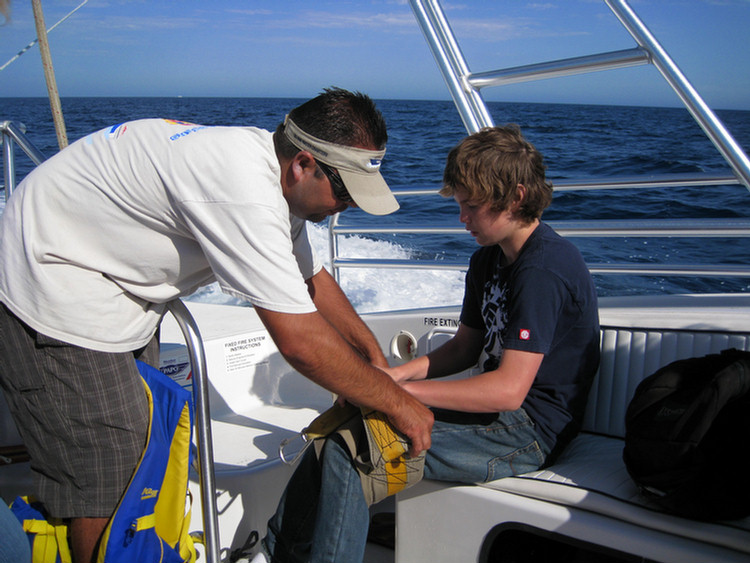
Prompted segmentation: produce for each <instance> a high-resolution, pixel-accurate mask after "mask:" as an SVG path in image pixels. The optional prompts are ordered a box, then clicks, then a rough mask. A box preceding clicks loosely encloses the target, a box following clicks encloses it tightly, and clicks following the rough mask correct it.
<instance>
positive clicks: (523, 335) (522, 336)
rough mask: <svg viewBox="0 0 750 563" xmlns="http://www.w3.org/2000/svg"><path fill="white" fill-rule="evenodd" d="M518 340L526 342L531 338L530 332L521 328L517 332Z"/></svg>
mask: <svg viewBox="0 0 750 563" xmlns="http://www.w3.org/2000/svg"><path fill="white" fill-rule="evenodd" d="M518 338H520V339H521V340H528V339H529V338H531V331H530V330H529V329H528V328H522V329H521V330H519V331H518Z"/></svg>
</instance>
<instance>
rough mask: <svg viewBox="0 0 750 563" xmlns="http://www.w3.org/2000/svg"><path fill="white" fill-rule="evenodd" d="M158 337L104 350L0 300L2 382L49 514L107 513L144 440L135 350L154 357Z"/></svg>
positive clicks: (143, 398) (143, 399)
mask: <svg viewBox="0 0 750 563" xmlns="http://www.w3.org/2000/svg"><path fill="white" fill-rule="evenodd" d="M158 349H159V348H158V337H155V339H154V340H153V341H152V342H151V343H150V344H149V345H148V346H147V347H146V348H144V349H142V350H138V351H136V352H127V353H119V354H110V353H105V352H98V351H95V350H89V349H85V348H80V347H78V346H73V345H71V344H67V343H65V342H62V341H60V340H56V339H54V338H50V337H49V336H45V335H44V334H41V333H38V332H36V331H35V330H33V329H32V328H30V327H29V326H27V325H26V324H24V323H23V322H22V321H20V320H19V319H18V318H17V317H16V316H15V315H13V313H11V312H10V311H9V310H8V309H7V308H6V307H5V305H2V306H0V385H2V388H3V391H4V392H5V397H6V399H7V402H8V405H9V407H10V410H11V413H12V415H13V418H14V420H15V422H16V426H17V427H18V430H19V433H20V434H21V437H22V438H23V441H24V444H25V446H26V448H27V450H28V452H29V455H30V457H31V469H32V473H33V476H34V489H35V490H34V491H29V493H32V492H33V493H34V494H35V495H36V496H37V498H38V499H39V500H41V501H42V502H43V503H44V505H45V507H46V508H47V510H48V511H49V513H50V515H51V516H54V517H58V518H77V517H89V518H103V517H109V516H110V515H111V514H112V513H113V512H114V509H115V508H116V506H117V503H118V502H119V499H120V496H121V495H122V493H123V491H124V490H125V488H126V487H127V484H128V482H129V480H130V477H131V475H132V473H133V470H134V469H135V466H136V465H137V463H138V460H139V458H140V455H141V453H142V452H143V448H144V446H145V443H146V433H147V430H148V402H147V399H146V394H145V391H144V388H143V383H142V382H141V378H140V375H139V373H138V369H137V367H136V365H135V362H134V361H133V357H134V355H135V356H136V357H140V358H141V359H144V361H147V362H149V361H150V362H153V361H158Z"/></svg>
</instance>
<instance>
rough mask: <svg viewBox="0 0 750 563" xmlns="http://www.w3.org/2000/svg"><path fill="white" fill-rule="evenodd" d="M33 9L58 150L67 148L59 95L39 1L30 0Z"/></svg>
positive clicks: (66, 136)
mask: <svg viewBox="0 0 750 563" xmlns="http://www.w3.org/2000/svg"><path fill="white" fill-rule="evenodd" d="M31 5H32V7H33V8H34V21H35V22H36V35H37V38H38V39H39V52H40V53H41V55H42V66H43V67H44V78H45V79H46V80H47V95H48V96H49V103H50V108H51V109H52V120H53V121H54V123H55V132H56V133H57V144H58V145H59V146H60V149H64V148H65V147H67V146H68V135H67V133H66V132H65V122H64V121H63V116H62V107H61V105H60V95H59V93H58V92H57V82H56V81H55V70H54V68H53V67H52V54H51V53H50V50H49V41H47V27H46V26H45V25H44V13H43V12H42V3H41V0H31Z"/></svg>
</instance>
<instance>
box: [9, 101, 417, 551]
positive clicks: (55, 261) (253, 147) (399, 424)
mask: <svg viewBox="0 0 750 563" xmlns="http://www.w3.org/2000/svg"><path fill="white" fill-rule="evenodd" d="M386 139H387V134H386V128H385V123H384V121H383V118H382V116H381V115H380V112H379V111H378V110H377V109H376V108H375V106H374V104H373V102H372V100H370V98H368V97H367V96H365V95H362V94H358V93H356V94H355V93H351V92H347V91H345V90H341V89H337V88H332V89H328V90H326V91H325V92H323V93H322V94H320V95H319V96H317V97H316V98H314V99H312V100H310V101H308V102H306V103H305V104H302V105H301V106H299V107H297V108H295V109H294V110H292V111H291V112H290V114H289V115H288V116H287V118H286V119H285V121H284V123H282V124H280V125H279V127H278V128H277V130H276V132H275V133H271V132H268V131H264V130H261V129H257V128H253V127H207V126H202V125H195V124H191V123H184V122H179V121H174V120H165V119H147V120H140V121H133V122H128V123H122V124H119V125H116V126H114V127H111V128H108V129H105V130H102V131H99V132H97V133H93V134H92V135H89V136H88V137H85V138H83V139H81V140H79V141H77V142H76V143H74V144H72V145H71V146H69V147H68V148H66V149H65V150H63V151H61V152H60V153H58V154H57V155H55V156H54V157H52V158H50V159H49V160H47V161H46V162H44V163H42V164H41V165H40V166H39V167H37V168H36V169H35V170H34V171H32V172H31V173H30V174H29V175H28V177H27V178H26V179H25V180H24V181H23V182H22V183H21V184H20V186H19V187H18V189H17V190H16V192H15V193H14V194H13V197H12V198H11V199H10V201H9V202H8V204H7V207H6V209H5V212H4V216H3V219H2V224H1V225H0V261H2V265H1V266H2V267H1V268H0V301H1V302H2V304H1V306H0V384H2V387H3V389H4V391H5V394H6V397H7V398H8V402H9V404H10V407H11V411H12V413H13V416H14V418H15V419H16V423H17V426H18V427H19V429H20V431H21V434H22V437H23V438H24V442H25V444H26V446H27V448H28V450H29V453H30V455H31V459H32V470H33V471H34V474H35V484H36V489H37V491H36V493H37V496H38V497H39V498H40V500H42V501H43V502H44V503H45V505H46V507H47V508H48V510H49V512H50V514H51V515H52V516H55V517H60V518H70V519H71V546H72V549H73V553H74V558H75V559H74V560H75V561H76V562H77V563H83V562H85V563H88V562H89V561H90V560H91V557H92V554H95V550H96V544H97V542H98V539H99V537H100V535H101V532H102V530H103V528H104V526H105V525H106V523H107V520H108V518H109V516H110V515H111V514H112V512H113V511H114V508H115V507H116V504H117V501H118V500H119V498H120V494H121V493H122V491H123V490H124V489H125V487H126V485H127V483H128V480H129V479H130V476H131V474H132V471H133V469H134V467H135V465H136V463H137V461H138V457H139V455H140V453H141V451H142V449H143V446H144V443H145V435H146V424H147V412H148V411H147V405H146V399H145V396H144V394H143V392H142V388H141V383H140V378H139V376H138V372H137V370H136V368H135V362H133V357H134V356H135V357H137V358H140V359H144V360H146V361H147V363H148V362H149V361H150V362H152V363H155V362H156V361H157V358H158V355H157V354H158V326H159V323H160V321H161V318H162V316H163V315H164V313H165V308H166V303H167V302H169V301H170V300H172V299H174V298H178V297H181V296H185V295H188V294H190V293H192V292H193V291H195V289H197V288H198V287H200V286H202V285H205V284H207V283H211V282H213V281H218V283H219V285H220V287H221V289H222V291H224V292H226V293H229V294H231V295H234V296H237V297H239V298H242V299H245V300H247V301H248V302H250V303H251V304H252V305H253V306H254V307H255V309H256V311H257V313H258V316H259V317H260V318H261V320H262V321H263V323H264V325H265V326H266V328H267V329H268V331H269V333H270V335H271V336H272V338H273V339H274V341H275V343H276V345H277V347H278V349H279V351H280V352H281V353H282V354H283V355H284V357H285V358H286V359H287V360H288V361H289V363H290V364H291V365H292V366H294V367H295V368H297V369H298V370H299V371H300V372H301V373H302V374H304V375H306V376H307V377H309V378H310V379H312V380H313V381H315V382H316V383H318V384H320V385H322V386H323V387H326V388H327V389H329V390H331V391H333V392H335V393H338V394H340V395H342V396H344V397H346V398H347V399H349V400H350V401H351V402H353V403H355V404H358V405H362V406H367V407H372V408H376V409H378V410H380V411H382V412H384V413H385V414H386V415H388V416H389V418H390V420H391V421H392V422H393V424H394V426H396V428H398V429H399V430H401V431H402V432H403V433H404V434H405V435H406V436H408V437H409V438H410V439H411V443H412V450H413V453H415V454H416V453H418V452H420V451H422V450H425V449H427V448H428V447H429V445H430V429H431V426H432V414H431V413H430V411H429V410H428V409H427V408H426V407H424V406H423V405H422V404H421V403H419V402H418V401H416V400H415V399H413V398H412V397H411V396H410V395H409V394H407V393H406V392H404V391H403V390H401V389H400V387H399V386H398V385H396V384H395V383H394V382H393V381H392V379H391V378H390V377H388V376H387V375H386V374H385V373H383V372H382V371H380V370H379V369H377V368H376V366H382V367H385V366H386V365H387V364H386V360H385V357H384V356H383V353H382V351H381V350H380V348H379V345H378V343H377V341H376V340H375V338H374V337H373V335H372V334H371V332H370V331H369V330H368V329H367V327H366V326H365V324H364V323H363V322H362V321H361V319H359V317H358V316H357V314H356V313H355V311H354V309H353V308H352V307H351V305H350V303H349V302H348V300H347V299H346V297H345V295H344V294H343V292H342V291H341V289H340V288H339V286H338V285H337V284H336V282H335V281H334V280H333V278H332V277H331V275H330V274H329V273H328V272H327V271H326V270H325V269H323V268H322V267H321V264H320V262H319V261H318V259H317V257H316V256H315V254H314V252H313V250H312V248H311V246H310V243H309V241H308V238H307V230H306V223H305V221H306V220H311V221H320V220H322V219H324V218H325V217H327V216H329V215H332V214H334V213H337V212H340V211H343V210H345V209H346V208H347V207H350V206H358V207H360V208H362V209H363V210H364V211H366V212H368V213H372V214H376V215H383V214H387V213H391V212H393V211H395V210H396V209H397V208H398V204H397V203H396V200H395V198H394V197H393V195H392V194H391V192H390V190H389V189H388V186H387V185H386V183H385V181H384V180H383V178H382V176H381V175H380V173H379V167H380V162H381V160H382V158H383V155H384V153H385V142H386ZM346 343H348V344H349V345H346Z"/></svg>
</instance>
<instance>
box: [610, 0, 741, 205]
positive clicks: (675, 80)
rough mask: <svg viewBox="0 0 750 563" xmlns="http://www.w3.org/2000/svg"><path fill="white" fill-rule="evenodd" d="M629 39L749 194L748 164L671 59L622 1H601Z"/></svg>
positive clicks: (738, 148) (725, 130) (713, 114)
mask: <svg viewBox="0 0 750 563" xmlns="http://www.w3.org/2000/svg"><path fill="white" fill-rule="evenodd" d="M605 1H606V2H607V5H608V6H609V8H610V9H611V10H612V11H613V12H614V14H615V15H616V16H617V18H618V19H619V20H620V22H621V23H622V24H623V25H624V26H625V28H626V29H627V30H628V32H629V33H630V35H631V36H632V37H633V39H635V40H636V42H637V43H638V44H639V45H640V46H641V47H644V48H646V49H648V50H649V52H650V53H651V58H652V61H653V63H654V66H656V68H657V69H658V70H659V72H660V73H661V74H662V76H664V78H665V80H666V81H667V82H668V83H669V85H670V86H672V88H673V89H674V91H675V92H677V95H678V96H679V97H680V99H681V100H682V102H683V103H684V104H685V107H686V108H687V109H688V111H689V112H690V113H691V114H692V116H693V118H694V119H695V120H696V122H697V123H698V125H700V126H701V128H702V129H703V131H705V133H706V135H707V136H708V138H709V139H711V142H713V144H714V145H715V146H716V148H717V149H718V150H719V152H720V153H721V154H722V155H723V156H724V158H725V159H726V161H727V162H728V163H729V165H730V166H731V167H732V169H733V170H734V172H735V174H736V175H737V177H738V178H739V179H740V180H741V181H742V183H743V184H745V187H746V188H747V189H748V190H750V160H748V158H747V155H746V154H745V153H744V151H743V150H742V148H741V147H740V146H739V144H737V142H736V141H735V140H734V138H733V137H732V135H731V134H730V133H729V131H727V129H726V128H725V127H724V124H723V123H722V122H721V121H720V120H719V118H718V117H716V114H715V113H714V112H713V111H712V110H711V108H709V107H708V105H707V104H706V102H704V101H703V98H701V96H700V94H698V92H697V91H696V90H695V88H693V85H692V84H690V82H689V81H688V79H687V78H686V77H685V75H684V74H683V73H682V71H681V70H680V69H679V68H678V67H677V65H676V64H675V63H674V61H673V60H672V58H671V57H670V56H669V55H668V54H667V52H666V51H665V50H664V49H663V48H662V46H661V45H660V44H659V42H658V41H657V40H656V38H655V37H654V36H653V35H652V34H651V32H650V31H649V30H648V28H647V27H646V26H645V25H644V24H643V22H642V21H641V20H640V18H639V17H638V16H637V15H636V13H635V12H634V11H633V10H632V9H631V8H630V6H628V4H627V2H625V0H605Z"/></svg>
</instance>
